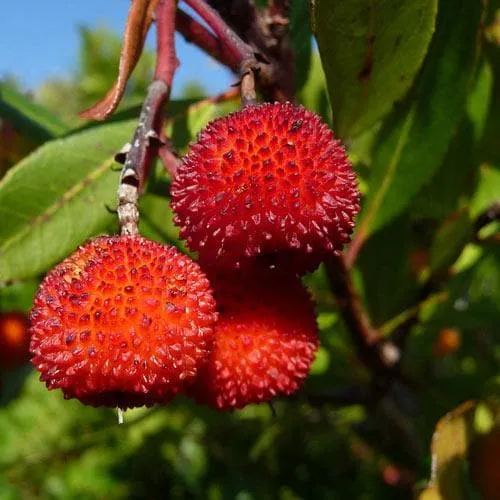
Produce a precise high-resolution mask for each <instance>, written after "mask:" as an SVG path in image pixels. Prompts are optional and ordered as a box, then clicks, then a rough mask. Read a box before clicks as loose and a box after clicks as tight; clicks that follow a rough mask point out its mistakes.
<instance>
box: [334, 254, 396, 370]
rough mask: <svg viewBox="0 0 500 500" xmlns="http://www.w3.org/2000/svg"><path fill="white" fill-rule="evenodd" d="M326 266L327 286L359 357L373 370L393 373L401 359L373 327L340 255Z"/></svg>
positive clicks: (389, 343) (394, 347)
mask: <svg viewBox="0 0 500 500" xmlns="http://www.w3.org/2000/svg"><path fill="white" fill-rule="evenodd" d="M326 266H327V272H328V278H329V280H330V287H331V289H332V291H333V293H334V295H335V297H336V299H337V303H338V306H339V309H340V313H341V315H342V318H343V320H344V323H345V324H346V326H347V328H348V329H349V331H350V333H351V336H352V340H353V342H354V345H355V347H356V351H357V354H358V357H359V359H360V360H361V361H362V362H363V363H364V364H365V365H366V366H367V367H368V368H371V369H373V370H374V371H375V372H378V373H387V372H392V371H393V370H394V369H395V367H396V366H397V364H398V362H399V360H400V357H401V354H400V351H399V349H398V347H397V346H396V345H395V344H393V343H392V342H388V341H386V340H384V339H383V338H382V337H381V336H380V334H379V332H378V331H377V330H376V329H374V328H373V327H372V325H371V323H370V320H369V318H368V314H367V312H366V311H365V309H364V307H363V305H362V303H361V300H360V297H359V295H358V294H357V293H356V289H355V287H354V283H353V282H352V278H351V274H350V273H349V271H348V269H347V267H346V264H345V261H344V259H343V257H342V256H339V257H333V258H332V259H330V261H329V262H328V263H327V264H326Z"/></svg>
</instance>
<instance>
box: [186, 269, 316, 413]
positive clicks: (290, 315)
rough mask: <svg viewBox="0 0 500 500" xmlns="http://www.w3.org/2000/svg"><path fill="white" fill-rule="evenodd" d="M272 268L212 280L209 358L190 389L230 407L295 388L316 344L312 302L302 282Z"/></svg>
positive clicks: (194, 394)
mask: <svg viewBox="0 0 500 500" xmlns="http://www.w3.org/2000/svg"><path fill="white" fill-rule="evenodd" d="M275 274H276V273H273V272H272V271H269V272H265V273H264V272H256V271H255V270H254V271H253V272H252V273H251V274H248V275H244V274H239V275H238V274H237V273H233V274H231V275H226V276H220V275H219V276H218V277H216V278H214V279H212V284H213V286H214V290H215V299H216V302H217V308H218V311H219V320H218V322H217V324H216V327H215V331H214V345H213V349H212V352H211V354H210V357H209V358H208V362H207V364H206V365H204V367H203V368H202V369H201V370H200V371H199V372H198V375H197V377H196V380H195V383H194V384H193V386H192V387H191V388H189V389H188V394H190V395H191V396H192V397H194V399H195V400H196V401H197V402H198V403H202V404H207V405H209V406H211V407H213V408H215V409H217V410H220V411H225V410H234V409H237V408H243V407H244V406H246V405H248V404H251V403H261V402H264V401H269V400H271V399H272V398H274V397H275V396H277V395H290V394H292V393H294V392H295V391H297V390H298V389H299V387H300V386H301V385H302V383H303V382H304V379H305V378H306V377H307V375H308V373H309V369H310V367H311V364H312V362H313V360H314V357H315V352H316V350H317V348H318V336H317V325H316V317H315V311H314V304H313V302H312V301H311V298H310V296H309V293H308V292H307V291H306V290H305V289H304V288H303V287H302V285H301V283H300V280H299V279H297V278H295V277H292V276H277V275H275Z"/></svg>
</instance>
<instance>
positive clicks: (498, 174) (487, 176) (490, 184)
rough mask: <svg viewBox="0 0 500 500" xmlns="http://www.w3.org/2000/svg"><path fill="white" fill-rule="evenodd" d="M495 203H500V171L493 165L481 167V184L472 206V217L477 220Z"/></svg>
mask: <svg viewBox="0 0 500 500" xmlns="http://www.w3.org/2000/svg"><path fill="white" fill-rule="evenodd" d="M493 203H500V169H499V168H496V167H495V166H493V165H487V164H484V165H481V168H480V169H479V183H478V187H477V190H476V192H475V194H474V197H473V198H472V201H471V205H470V215H471V217H472V218H476V217H477V216H478V215H480V214H481V212H484V211H485V210H487V209H488V207H489V206H490V205H492V204H493Z"/></svg>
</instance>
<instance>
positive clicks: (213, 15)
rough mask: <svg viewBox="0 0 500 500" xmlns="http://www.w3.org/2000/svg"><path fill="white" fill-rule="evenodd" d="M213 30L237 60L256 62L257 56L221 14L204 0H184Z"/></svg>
mask: <svg viewBox="0 0 500 500" xmlns="http://www.w3.org/2000/svg"><path fill="white" fill-rule="evenodd" d="M184 1H185V2H186V4H187V5H189V6H190V7H191V8H192V9H193V10H194V11H195V12H196V13H197V14H198V15H199V16H200V17H201V18H202V19H203V20H204V21H205V22H206V23H207V24H208V25H209V26H210V28H211V29H212V30H213V32H214V33H215V35H216V36H217V38H218V39H219V40H220V42H221V43H222V45H224V47H226V48H227V50H228V51H229V52H230V53H231V54H232V56H233V57H234V58H235V60H237V61H240V64H241V63H244V62H245V61H249V60H255V54H254V51H253V49H252V47H250V46H249V45H247V44H246V43H245V42H244V41H243V40H242V39H241V38H240V37H239V36H238V35H237V34H236V33H235V32H234V31H233V30H232V29H231V28H230V27H229V26H228V25H227V24H226V22H225V21H224V19H222V17H221V16H220V15H219V13H218V12H217V11H216V10H215V9H213V8H212V7H210V5H208V4H207V3H206V2H205V1H204V0H184Z"/></svg>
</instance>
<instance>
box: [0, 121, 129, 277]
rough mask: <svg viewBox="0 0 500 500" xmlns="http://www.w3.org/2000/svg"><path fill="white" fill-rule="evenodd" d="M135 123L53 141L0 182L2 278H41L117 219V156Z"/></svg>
mask: <svg viewBox="0 0 500 500" xmlns="http://www.w3.org/2000/svg"><path fill="white" fill-rule="evenodd" d="M134 126H135V121H129V122H125V123H117V124H111V125H106V126H102V127H99V128H94V129H91V130H89V131H83V132H80V133H78V134H75V135H72V136H70V137H68V138H66V139H60V140H57V141H52V142H49V143H47V144H45V145H44V146H42V147H41V148H39V149H38V150H37V151H35V152H34V153H33V154H31V155H30V156H28V157H27V158H26V159H24V160H23V161H22V162H21V163H19V164H18V165H16V166H15V167H14V168H13V169H12V170H10V171H9V173H8V174H7V175H6V176H5V178H4V179H3V180H2V182H1V183H0V217H1V218H2V220H3V223H2V224H1V226H0V280H10V279H21V278H28V277H31V276H35V275H37V274H39V273H42V272H44V271H46V270H47V269H48V268H49V267H50V266H51V265H53V264H55V263H57V262H58V261H60V260H61V259H63V258H64V257H65V256H67V255H68V254H69V253H70V252H71V251H73V250H74V249H75V248H76V246H77V245H79V244H80V243H82V242H83V241H84V240H85V239H87V238H89V237H90V236H94V235H96V234H99V232H101V231H104V230H105V229H106V228H107V227H108V226H109V224H110V223H111V222H112V221H113V220H114V219H116V216H115V215H113V214H111V213H110V212H109V211H108V210H107V209H106V205H108V206H110V207H113V206H115V205H116V186H117V183H118V173H117V172H113V171H112V170H111V168H112V167H113V166H116V165H115V164H114V154H115V153H116V152H117V151H119V150H120V149H121V147H122V146H123V144H125V143H126V142H127V141H128V140H129V139H130V136H131V134H132V131H133V129H134Z"/></svg>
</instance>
